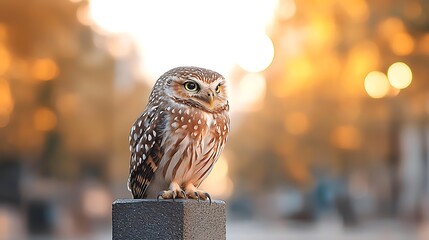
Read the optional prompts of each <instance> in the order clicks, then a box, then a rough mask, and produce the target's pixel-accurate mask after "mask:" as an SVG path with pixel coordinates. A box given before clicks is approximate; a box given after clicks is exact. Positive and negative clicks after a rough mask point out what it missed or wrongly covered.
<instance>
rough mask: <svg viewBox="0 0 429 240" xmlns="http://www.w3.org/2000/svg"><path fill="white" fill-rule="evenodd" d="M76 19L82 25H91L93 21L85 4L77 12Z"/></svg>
mask: <svg viewBox="0 0 429 240" xmlns="http://www.w3.org/2000/svg"><path fill="white" fill-rule="evenodd" d="M76 18H77V20H78V21H79V22H80V23H81V24H83V25H85V26H89V25H91V24H92V19H91V17H90V16H89V6H88V5H84V4H82V5H80V6H79V8H78V9H77V11H76Z"/></svg>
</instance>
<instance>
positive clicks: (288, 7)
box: [277, 0, 296, 20]
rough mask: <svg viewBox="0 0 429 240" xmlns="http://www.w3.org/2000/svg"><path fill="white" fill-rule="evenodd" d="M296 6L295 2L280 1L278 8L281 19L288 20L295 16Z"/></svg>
mask: <svg viewBox="0 0 429 240" xmlns="http://www.w3.org/2000/svg"><path fill="white" fill-rule="evenodd" d="M295 12H296V4H295V1H294V0H283V1H279V6H278V8H277V14H278V15H279V17H280V19H282V20H286V19H289V18H291V17H293V16H294V15H295Z"/></svg>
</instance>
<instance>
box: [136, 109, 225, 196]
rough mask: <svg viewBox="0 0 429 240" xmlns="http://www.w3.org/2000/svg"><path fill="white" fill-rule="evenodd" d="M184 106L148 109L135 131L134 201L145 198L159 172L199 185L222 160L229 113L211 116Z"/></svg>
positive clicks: (164, 175) (169, 177)
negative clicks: (220, 158)
mask: <svg viewBox="0 0 429 240" xmlns="http://www.w3.org/2000/svg"><path fill="white" fill-rule="evenodd" d="M182 106H183V105H182ZM182 106H181V104H173V105H169V106H165V105H161V106H157V107H152V108H149V107H148V109H146V111H145V112H144V113H143V114H142V115H141V116H140V117H139V118H138V119H137V120H136V122H135V123H134V125H133V127H132V128H131V133H130V150H131V152H132V157H131V165H130V177H129V188H130V190H131V191H132V193H133V196H134V198H144V197H145V191H146V189H147V188H148V185H149V184H150V182H151V180H152V178H153V176H154V173H155V171H157V170H158V171H161V172H160V173H161V176H162V177H163V178H164V179H165V180H166V181H171V180H173V179H175V180H178V181H179V182H183V183H184V182H189V181H191V182H193V183H194V184H195V185H196V186H198V185H199V184H200V183H201V182H202V180H204V179H205V178H206V177H207V175H208V173H209V172H210V170H211V169H212V168H213V165H214V163H215V162H216V161H217V159H218V158H219V155H220V153H221V152H222V150H223V148H224V146H225V143H226V141H227V135H228V132H229V117H228V115H227V113H226V111H225V112H222V113H216V114H211V113H207V112H204V111H201V110H200V109H197V108H185V107H182ZM158 174H159V173H157V176H159V175H158Z"/></svg>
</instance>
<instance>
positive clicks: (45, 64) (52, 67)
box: [30, 58, 58, 81]
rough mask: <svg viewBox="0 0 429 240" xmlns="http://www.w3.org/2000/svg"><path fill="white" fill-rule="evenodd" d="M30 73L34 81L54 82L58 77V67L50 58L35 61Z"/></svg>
mask: <svg viewBox="0 0 429 240" xmlns="http://www.w3.org/2000/svg"><path fill="white" fill-rule="evenodd" d="M30 72H31V76H32V77H33V78H34V79H37V80H41V81H47V80H52V79H53V78H55V77H56V76H57V75H58V66H57V64H56V63H55V62H54V60H52V59H50V58H41V59H37V60H36V61H34V63H33V64H32V66H31V70H30Z"/></svg>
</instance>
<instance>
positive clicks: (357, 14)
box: [338, 0, 369, 21]
mask: <svg viewBox="0 0 429 240" xmlns="http://www.w3.org/2000/svg"><path fill="white" fill-rule="evenodd" d="M338 4H340V5H341V6H342V7H343V9H344V11H345V12H346V13H347V15H349V16H350V17H351V18H353V19H355V20H358V21H364V20H366V19H367V18H368V16H369V10H368V4H367V3H366V1H365V0H349V1H338Z"/></svg>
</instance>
